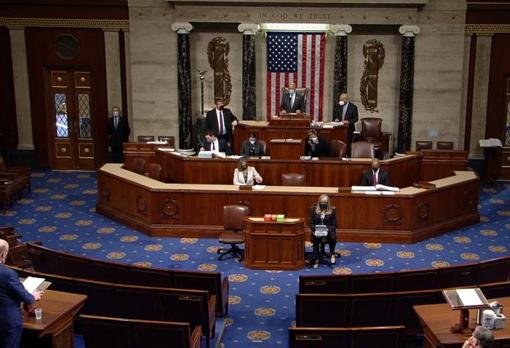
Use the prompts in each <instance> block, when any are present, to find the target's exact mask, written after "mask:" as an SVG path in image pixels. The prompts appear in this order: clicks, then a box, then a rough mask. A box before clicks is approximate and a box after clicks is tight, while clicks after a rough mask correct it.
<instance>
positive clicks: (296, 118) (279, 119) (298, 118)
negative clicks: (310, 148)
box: [269, 114, 310, 127]
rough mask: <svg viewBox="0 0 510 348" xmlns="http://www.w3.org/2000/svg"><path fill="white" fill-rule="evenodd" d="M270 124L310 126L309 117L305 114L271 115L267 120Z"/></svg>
mask: <svg viewBox="0 0 510 348" xmlns="http://www.w3.org/2000/svg"><path fill="white" fill-rule="evenodd" d="M269 125H270V126H284V127H285V126H293V127H310V117H308V116H305V114H284V115H280V116H273V118H271V120H269Z"/></svg>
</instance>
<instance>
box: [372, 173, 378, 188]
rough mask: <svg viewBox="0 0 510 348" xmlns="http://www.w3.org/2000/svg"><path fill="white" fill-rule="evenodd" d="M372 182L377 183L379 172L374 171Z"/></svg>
mask: <svg viewBox="0 0 510 348" xmlns="http://www.w3.org/2000/svg"><path fill="white" fill-rule="evenodd" d="M372 183H373V185H374V186H375V185H377V172H372Z"/></svg>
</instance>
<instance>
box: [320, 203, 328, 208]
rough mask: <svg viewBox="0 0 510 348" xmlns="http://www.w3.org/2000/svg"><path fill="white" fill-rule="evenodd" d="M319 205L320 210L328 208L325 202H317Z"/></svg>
mask: <svg viewBox="0 0 510 348" xmlns="http://www.w3.org/2000/svg"><path fill="white" fill-rule="evenodd" d="M319 207H320V208H321V209H322V210H326V209H328V205H327V204H323V203H321V204H319Z"/></svg>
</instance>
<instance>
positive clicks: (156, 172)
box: [149, 163, 162, 181]
mask: <svg viewBox="0 0 510 348" xmlns="http://www.w3.org/2000/svg"><path fill="white" fill-rule="evenodd" d="M161 170H162V167H161V164H159V163H151V164H150V165H149V177H150V178H151V179H154V180H158V181H159V180H161Z"/></svg>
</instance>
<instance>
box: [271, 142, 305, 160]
mask: <svg viewBox="0 0 510 348" xmlns="http://www.w3.org/2000/svg"><path fill="white" fill-rule="evenodd" d="M269 154H270V155H271V158H272V159H289V160H297V159H299V157H300V156H301V155H302V154H303V145H302V140H301V139H272V140H271V141H270V142H269Z"/></svg>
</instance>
